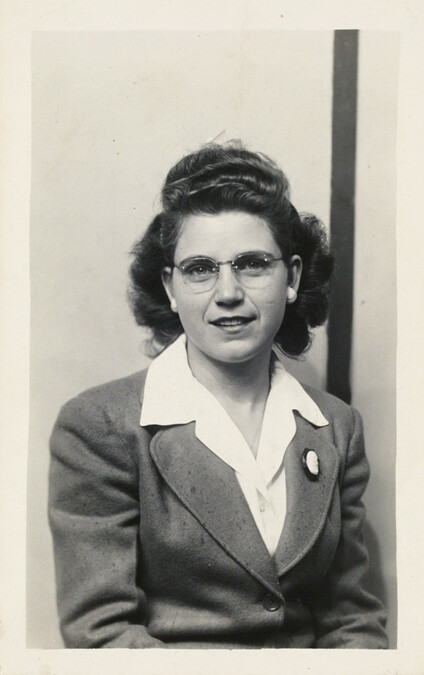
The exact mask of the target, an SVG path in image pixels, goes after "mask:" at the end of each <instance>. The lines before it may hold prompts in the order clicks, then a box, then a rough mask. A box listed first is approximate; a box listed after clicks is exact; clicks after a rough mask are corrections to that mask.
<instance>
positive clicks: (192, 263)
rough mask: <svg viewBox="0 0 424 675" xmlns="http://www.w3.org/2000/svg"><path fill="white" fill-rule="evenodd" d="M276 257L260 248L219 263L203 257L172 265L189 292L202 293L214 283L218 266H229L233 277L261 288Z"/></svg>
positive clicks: (249, 286) (248, 285)
mask: <svg viewBox="0 0 424 675" xmlns="http://www.w3.org/2000/svg"><path fill="white" fill-rule="evenodd" d="M279 260H283V258H274V256H272V255H271V254H270V253H265V252H263V251H251V252H249V253H241V254H240V255H238V256H237V257H236V258H235V260H222V261H219V262H218V261H217V260H213V258H206V257H204V256H198V257H194V258H187V259H186V260H183V261H182V262H181V263H180V264H179V265H174V267H175V268H176V269H177V270H179V271H180V272H181V274H182V277H183V281H184V283H185V285H186V286H188V288H190V290H191V291H192V292H193V293H204V292H206V291H211V290H212V288H213V287H214V286H215V284H216V282H217V279H218V276H219V269H220V267H221V266H222V265H231V269H232V271H233V274H234V276H235V277H236V279H237V280H238V281H239V282H240V283H241V284H242V285H243V286H245V287H246V288H264V287H265V286H266V285H267V284H268V282H269V280H270V277H271V275H272V272H273V269H274V267H275V264H276V263H277V262H278V261H279Z"/></svg>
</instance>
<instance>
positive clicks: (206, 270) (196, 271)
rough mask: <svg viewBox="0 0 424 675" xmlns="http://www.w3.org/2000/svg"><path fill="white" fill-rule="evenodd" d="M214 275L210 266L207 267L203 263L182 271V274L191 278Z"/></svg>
mask: <svg viewBox="0 0 424 675" xmlns="http://www.w3.org/2000/svg"><path fill="white" fill-rule="evenodd" d="M213 273H214V268H213V267H212V265H207V264H205V263H202V264H200V263H198V264H196V265H194V264H193V265H189V266H188V267H186V268H185V269H184V274H186V275H188V276H191V277H204V276H207V275H209V274H213Z"/></svg>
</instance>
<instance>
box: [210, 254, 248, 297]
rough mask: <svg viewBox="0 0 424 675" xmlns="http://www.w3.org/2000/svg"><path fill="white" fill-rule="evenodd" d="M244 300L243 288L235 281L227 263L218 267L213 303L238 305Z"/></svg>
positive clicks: (235, 278)
mask: <svg viewBox="0 0 424 675" xmlns="http://www.w3.org/2000/svg"><path fill="white" fill-rule="evenodd" d="M243 298H244V290H243V286H242V285H241V284H240V282H239V280H238V279H237V277H236V275H235V272H234V270H233V268H232V266H231V264H229V263H225V264H224V265H220V269H219V274H218V279H217V280H216V285H215V302H217V303H218V304H226V305H228V304H231V305H233V304H238V303H239V302H241V301H242V300H243Z"/></svg>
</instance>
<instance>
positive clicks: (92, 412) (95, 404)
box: [59, 370, 147, 423]
mask: <svg viewBox="0 0 424 675" xmlns="http://www.w3.org/2000/svg"><path fill="white" fill-rule="evenodd" d="M146 373H147V370H141V371H137V372H136V373H132V374H131V375H127V376H125V377H121V378H118V379H115V380H111V381H109V382H105V383H102V384H99V385H96V386H93V387H90V388H89V389H85V390H84V391H82V392H81V393H80V394H78V395H76V396H74V397H73V398H71V399H70V400H68V401H67V402H66V403H65V404H64V405H63V406H62V408H61V411H60V414H59V418H60V419H62V420H64V419H67V420H72V419H73V418H78V419H82V418H84V419H90V420H91V421H92V423H95V420H96V419H97V418H102V419H104V418H109V419H112V418H118V419H121V420H125V419H128V418H132V417H134V413H136V417H137V415H138V417H139V411H140V409H141V400H142V394H143V389H144V382H145V379H146Z"/></svg>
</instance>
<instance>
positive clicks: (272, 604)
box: [262, 593, 281, 612]
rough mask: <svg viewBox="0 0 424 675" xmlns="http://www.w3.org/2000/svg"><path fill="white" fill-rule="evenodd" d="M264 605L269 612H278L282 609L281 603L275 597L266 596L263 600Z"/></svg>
mask: <svg viewBox="0 0 424 675" xmlns="http://www.w3.org/2000/svg"><path fill="white" fill-rule="evenodd" d="M262 604H263V606H264V607H265V609H266V610H267V611H268V612H276V611H277V609H280V607H281V602H280V600H279V599H278V598H276V597H275V596H274V595H271V593H270V594H269V595H266V596H265V597H264V599H263V600H262Z"/></svg>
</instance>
